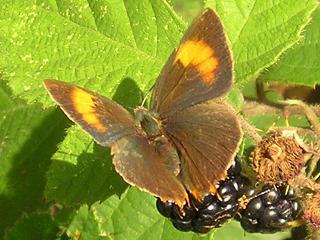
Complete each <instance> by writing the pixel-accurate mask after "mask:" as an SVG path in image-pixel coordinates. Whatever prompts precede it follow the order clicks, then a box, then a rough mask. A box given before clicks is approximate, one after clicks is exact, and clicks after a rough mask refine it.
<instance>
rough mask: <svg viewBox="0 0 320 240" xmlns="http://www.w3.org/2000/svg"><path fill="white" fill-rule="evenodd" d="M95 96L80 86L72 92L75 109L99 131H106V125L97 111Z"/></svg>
mask: <svg viewBox="0 0 320 240" xmlns="http://www.w3.org/2000/svg"><path fill="white" fill-rule="evenodd" d="M93 98H94V96H92V95H90V94H89V93H87V92H86V91H84V90H82V89H80V88H74V89H73V90H72V92H71V99H72V103H73V105H74V108H75V110H76V111H77V112H78V113H80V114H81V115H82V119H83V120H84V121H85V122H86V123H87V124H89V125H90V126H93V127H94V128H96V129H97V130H98V131H99V132H105V131H106V130H107V127H106V126H104V125H103V124H102V123H101V121H100V120H99V118H98V117H97V116H96V113H95V105H94V101H93Z"/></svg>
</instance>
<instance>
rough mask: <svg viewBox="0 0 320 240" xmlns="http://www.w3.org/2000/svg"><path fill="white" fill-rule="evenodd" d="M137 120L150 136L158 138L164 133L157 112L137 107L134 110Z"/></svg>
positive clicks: (137, 123) (138, 124) (139, 125)
mask: <svg viewBox="0 0 320 240" xmlns="http://www.w3.org/2000/svg"><path fill="white" fill-rule="evenodd" d="M134 115H135V122H136V125H137V126H138V127H140V128H141V130H142V131H143V132H144V133H145V135H146V136H147V137H148V138H156V137H159V136H161V135H163V131H162V129H161V128H162V127H161V125H162V124H161V121H160V120H159V119H158V116H157V115H156V113H152V112H150V111H148V110H147V109H146V108H143V107H137V108H136V109H135V110H134Z"/></svg>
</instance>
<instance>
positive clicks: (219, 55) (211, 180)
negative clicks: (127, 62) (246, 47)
mask: <svg viewBox="0 0 320 240" xmlns="http://www.w3.org/2000/svg"><path fill="white" fill-rule="evenodd" d="M232 78H233V67H232V58H231V53H230V50H229V48H228V46H227V41H226V37H225V34H224V31H223V27H222V24H221V22H220V20H219V18H218V16H217V15H216V14H215V12H214V11H213V10H211V9H206V10H205V11H204V12H203V13H202V14H201V15H200V16H199V17H198V18H197V19H196V20H195V21H194V23H193V24H192V25H191V26H190V27H189V29H188V31H187V32H186V34H185V35H184V37H183V39H182V40H181V43H180V45H179V47H178V49H176V50H175V51H174V52H173V53H172V54H171V56H170V58H169V60H168V61H167V63H166V65H165V66H164V68H163V69H162V71H161V73H160V76H159V78H158V80H157V82H156V85H155V88H154V91H153V96H152V100H151V110H150V111H149V110H147V109H145V108H143V107H137V108H136V109H135V110H134V116H132V115H131V114H130V113H129V112H128V111H127V110H126V109H124V108H123V107H122V106H120V105H119V104H117V103H116V102H114V101H112V100H109V99H108V98H105V97H103V96H101V95H99V94H97V93H94V92H91V91H89V90H86V89H83V88H81V87H77V86H75V85H71V84H69V83H65V82H61V81H56V80H46V81H45V86H46V88H47V90H48V91H49V93H50V95H51V97H52V98H53V99H54V101H56V102H57V103H58V105H59V106H60V107H61V108H62V110H63V111H64V112H65V113H66V114H67V116H68V117H69V118H70V119H71V120H73V121H74V122H75V123H77V124H78V125H80V126H81V127H82V128H83V129H84V130H85V131H86V132H87V133H88V134H89V135H91V136H92V137H93V139H94V140H95V141H96V142H97V143H99V144H100V145H102V146H109V147H111V151H112V154H113V164H114V166H115V169H116V171H117V172H118V173H119V174H120V175H121V176H122V177H123V178H124V180H125V181H126V182H128V183H129V184H131V185H133V186H137V187H138V188H139V189H141V190H143V191H146V192H149V193H151V194H153V195H155V196H157V197H159V198H160V199H161V200H162V201H173V202H175V203H176V204H177V205H179V206H182V205H184V204H185V203H186V202H187V201H188V194H192V195H193V196H194V197H196V198H197V199H199V200H200V199H201V198H202V197H204V196H205V195H207V194H208V193H213V192H215V191H216V188H215V184H216V183H217V182H218V181H219V180H221V179H224V178H225V177H226V175H227V169H228V168H229V167H230V165H231V163H232V161H233V159H234V157H235V154H236V152H237V150H238V148H239V144H240V141H241V139H242V131H241V128H240V124H239V122H238V120H237V117H236V113H235V112H234V110H233V109H232V108H231V107H230V106H229V104H227V103H226V102H224V101H223V99H222V96H223V95H224V94H225V93H226V92H227V91H228V90H229V88H230V86H231V84H232Z"/></svg>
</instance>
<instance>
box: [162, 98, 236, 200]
mask: <svg viewBox="0 0 320 240" xmlns="http://www.w3.org/2000/svg"><path fill="white" fill-rule="evenodd" d="M164 127H165V129H166V132H167V134H168V135H169V137H170V138H171V139H172V141H173V142H174V143H175V145H176V146H177V148H178V150H179V152H180V156H181V158H182V161H181V162H183V165H182V166H181V175H182V181H183V183H184V184H185V186H186V187H187V189H188V190H189V191H190V192H192V193H194V195H196V196H197V195H206V194H207V193H209V192H213V191H214V190H215V184H216V183H217V182H218V181H219V180H221V179H224V178H225V177H226V175H227V169H228V168H229V167H230V165H231V163H232V161H233V159H234V157H235V154H236V152H237V150H238V148H239V144H240V139H241V137H242V131H241V129H240V125H239V123H238V120H237V118H236V115H235V113H234V111H233V110H232V109H231V107H230V106H229V105H228V104H227V103H224V102H221V101H208V102H205V103H201V104H197V105H195V106H193V107H189V108H186V109H184V110H183V111H181V112H179V113H176V114H174V115H173V116H171V117H169V118H168V119H167V121H166V124H165V126H164Z"/></svg>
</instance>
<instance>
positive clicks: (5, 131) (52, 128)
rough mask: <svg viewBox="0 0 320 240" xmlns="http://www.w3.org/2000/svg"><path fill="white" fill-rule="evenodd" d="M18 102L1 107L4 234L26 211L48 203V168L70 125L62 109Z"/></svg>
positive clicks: (0, 178)
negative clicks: (55, 109) (46, 187)
mask: <svg viewBox="0 0 320 240" xmlns="http://www.w3.org/2000/svg"><path fill="white" fill-rule="evenodd" d="M17 102H19V101H16V102H15V105H13V106H11V107H7V108H6V109H2V110H1V111H0V116H1V117H0V156H1V169H0V212H1V218H0V236H2V234H3V231H4V229H5V228H7V227H10V226H11V225H12V224H13V223H14V222H15V221H16V220H17V219H18V218H19V217H20V216H21V214H22V213H23V212H31V211H34V210H36V209H39V208H43V207H44V206H45V202H44V200H43V199H44V198H43V197H44V196H43V191H44V187H45V183H46V180H45V172H46V171H47V169H48V166H49V164H50V157H51V155H52V154H53V153H54V152H55V151H56V145H57V143H58V142H60V141H61V140H62V138H63V137H64V128H65V127H66V125H65V121H66V118H65V116H64V115H63V114H61V112H57V111H52V109H50V110H49V109H48V110H47V111H43V109H42V108H41V107H40V106H38V105H25V104H22V103H17ZM0 238H1V237H0Z"/></svg>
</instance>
